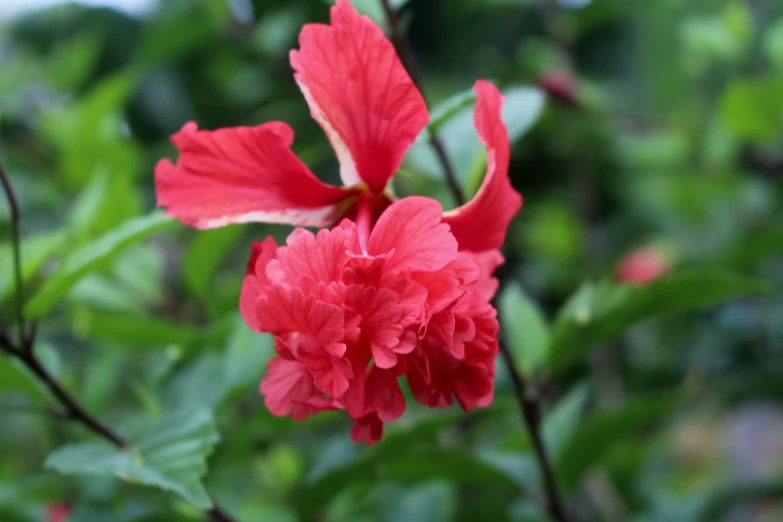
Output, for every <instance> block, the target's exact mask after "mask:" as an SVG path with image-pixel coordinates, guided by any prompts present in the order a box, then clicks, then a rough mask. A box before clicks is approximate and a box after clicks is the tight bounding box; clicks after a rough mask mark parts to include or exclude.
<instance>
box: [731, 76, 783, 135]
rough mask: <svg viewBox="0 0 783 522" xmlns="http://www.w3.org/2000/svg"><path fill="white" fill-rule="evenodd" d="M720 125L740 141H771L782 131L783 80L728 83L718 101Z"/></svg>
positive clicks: (749, 80) (751, 80) (765, 79)
mask: <svg viewBox="0 0 783 522" xmlns="http://www.w3.org/2000/svg"><path fill="white" fill-rule="evenodd" d="M720 114H721V118H722V120H723V125H725V126H726V128H727V129H728V130H729V131H731V132H732V133H733V134H734V135H735V136H736V137H738V138H740V139H747V140H753V141H760V142H768V141H774V140H776V139H778V138H779V137H780V134H781V130H783V80H781V79H778V78H746V79H738V80H734V81H732V82H731V83H730V84H729V85H728V87H727V88H726V90H725V91H724V92H723V95H722V97H721V100H720Z"/></svg>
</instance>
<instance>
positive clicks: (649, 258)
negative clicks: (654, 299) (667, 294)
mask: <svg viewBox="0 0 783 522" xmlns="http://www.w3.org/2000/svg"><path fill="white" fill-rule="evenodd" d="M670 268H671V262H670V260H669V258H668V256H666V255H665V254H664V253H663V252H661V251H660V250H658V249H657V248H653V247H646V248H639V249H636V250H634V251H632V252H630V253H628V254H626V255H625V257H623V259H622V260H621V261H620V264H619V265H618V267H617V271H616V272H615V279H616V280H617V281H618V282H620V283H636V284H640V285H646V284H648V283H651V282H653V281H655V280H656V279H658V278H659V277H661V276H662V275H664V274H666V273H667V272H668V271H669V269H670Z"/></svg>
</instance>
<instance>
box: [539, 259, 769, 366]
mask: <svg viewBox="0 0 783 522" xmlns="http://www.w3.org/2000/svg"><path fill="white" fill-rule="evenodd" d="M769 291H770V287H769V285H768V284H767V283H765V282H763V281H759V280H756V279H752V278H748V277H744V276H740V275H735V274H731V273H727V272H724V271H721V270H716V269H704V270H699V271H687V272H681V273H676V274H671V275H667V276H664V277H662V278H660V279H658V280H657V281H655V282H653V283H652V284H650V285H647V286H635V285H615V284H613V283H611V282H609V281H603V282H601V283H598V284H595V283H586V284H585V285H583V286H582V287H581V288H580V289H579V290H578V291H577V293H576V294H575V295H574V296H573V297H571V299H570V300H569V301H568V303H566V305H565V306H564V307H563V309H562V310H561V311H560V314H559V315H558V317H557V319H556V320H555V323H554V327H553V329H552V346H551V351H550V354H551V355H550V365H551V368H552V370H553V371H560V370H563V369H564V368H566V367H567V366H569V365H570V364H572V363H573V362H574V361H576V360H577V359H579V358H580V357H581V356H583V355H585V354H586V353H588V352H589V351H590V350H591V349H593V348H595V347H596V346H598V345H599V344H600V343H602V342H605V341H608V340H609V339H611V338H613V337H615V336H616V335H618V334H620V333H621V332H623V331H624V330H626V329H627V328H629V327H631V326H632V325H634V324H636V323H638V322H640V321H643V320H645V319H650V318H652V317H656V316H660V315H664V314H673V313H683V312H690V311H694V310H699V309H703V308H708V307H710V306H714V305H717V304H719V303H722V302H725V301H729V300H732V299H737V298H740V297H744V296H748V295H757V294H763V293H766V292H769Z"/></svg>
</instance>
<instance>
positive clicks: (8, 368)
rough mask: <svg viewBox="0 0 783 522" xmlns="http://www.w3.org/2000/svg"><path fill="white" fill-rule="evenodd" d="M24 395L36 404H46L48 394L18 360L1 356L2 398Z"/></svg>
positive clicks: (0, 392)
mask: <svg viewBox="0 0 783 522" xmlns="http://www.w3.org/2000/svg"><path fill="white" fill-rule="evenodd" d="M6 394H11V395H13V394H22V395H25V396H27V397H30V398H31V399H33V400H34V401H35V402H45V401H46V400H47V399H48V396H47V393H46V392H45V391H44V389H43V387H42V386H41V385H40V384H39V382H38V380H37V379H36V378H35V376H34V375H32V374H31V373H30V371H29V370H28V369H27V368H25V367H24V365H22V364H21V363H19V361H17V360H16V359H12V358H10V357H6V356H0V397H2V396H4V395H6Z"/></svg>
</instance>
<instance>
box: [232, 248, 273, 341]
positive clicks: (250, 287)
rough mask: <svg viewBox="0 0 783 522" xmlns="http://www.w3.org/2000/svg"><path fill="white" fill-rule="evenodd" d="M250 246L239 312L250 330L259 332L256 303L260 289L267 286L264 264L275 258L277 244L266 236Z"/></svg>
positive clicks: (259, 325)
mask: <svg viewBox="0 0 783 522" xmlns="http://www.w3.org/2000/svg"><path fill="white" fill-rule="evenodd" d="M250 248H251V253H250V259H249V260H248V262H247V275H246V276H245V280H244V281H243V282H242V292H241V293H240V294H239V313H240V314H241V315H242V318H243V319H244V320H245V322H246V323H247V325H248V326H249V327H250V328H251V329H252V330H255V331H257V332H260V331H261V324H260V323H259V321H258V315H257V314H256V303H257V302H258V299H259V298H260V297H261V291H262V290H263V289H264V288H265V287H267V286H269V280H268V279H267V277H266V265H268V264H269V262H270V261H271V260H273V259H274V258H275V252H276V251H277V244H276V243H275V238H273V237H272V236H268V237H267V238H266V239H265V240H264V241H258V242H256V243H253V244H252V245H250Z"/></svg>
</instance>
